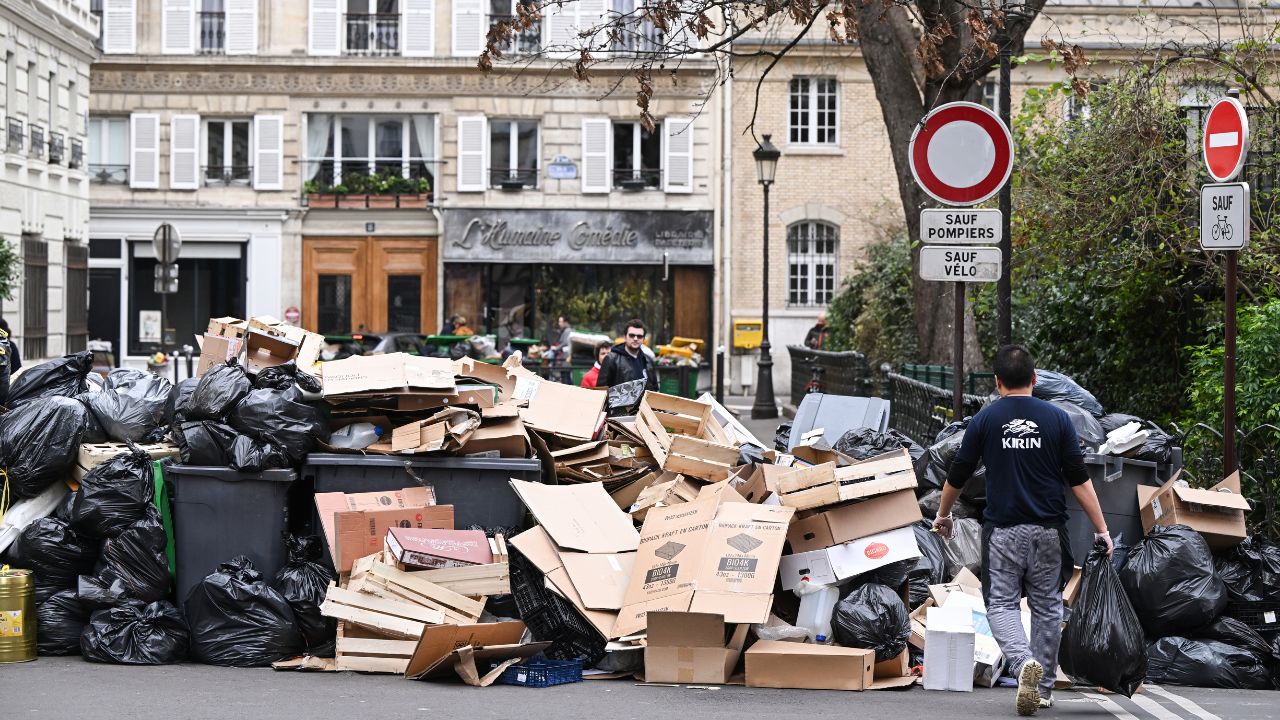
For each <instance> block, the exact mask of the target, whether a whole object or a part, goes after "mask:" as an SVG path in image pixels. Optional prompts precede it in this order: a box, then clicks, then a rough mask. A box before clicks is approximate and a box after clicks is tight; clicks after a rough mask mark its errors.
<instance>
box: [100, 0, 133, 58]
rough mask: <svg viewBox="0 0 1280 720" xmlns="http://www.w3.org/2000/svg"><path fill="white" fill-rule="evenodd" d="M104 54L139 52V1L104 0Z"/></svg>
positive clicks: (102, 28)
mask: <svg viewBox="0 0 1280 720" xmlns="http://www.w3.org/2000/svg"><path fill="white" fill-rule="evenodd" d="M99 32H100V33H101V35H102V52H103V53H105V54H107V55H132V54H134V53H135V52H137V43H138V5H137V0H104V2H103V4H102V27H101V28H100V29H99Z"/></svg>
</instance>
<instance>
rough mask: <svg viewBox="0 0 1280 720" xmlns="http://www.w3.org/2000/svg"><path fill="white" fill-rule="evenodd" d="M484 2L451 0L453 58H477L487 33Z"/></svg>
mask: <svg viewBox="0 0 1280 720" xmlns="http://www.w3.org/2000/svg"><path fill="white" fill-rule="evenodd" d="M484 7H485V2H484V0H453V56H454V57H470V58H474V57H478V56H479V55H480V53H482V52H484V38H485V34H486V32H487V31H488V26H487V23H486V22H485V17H484Z"/></svg>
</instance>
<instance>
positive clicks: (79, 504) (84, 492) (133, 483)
mask: <svg viewBox="0 0 1280 720" xmlns="http://www.w3.org/2000/svg"><path fill="white" fill-rule="evenodd" d="M154 498H155V479H154V478H153V477H152V474H151V457H150V456H149V455H147V454H146V453H144V452H142V451H140V450H137V449H136V448H135V449H132V450H130V451H129V452H122V453H120V454H119V455H116V456H115V457H113V458H111V459H110V460H108V461H106V462H104V463H102V464H101V465H98V466H97V467H95V468H93V469H92V470H90V471H89V472H88V473H86V474H85V476H84V477H83V478H81V479H80V489H79V490H77V491H76V499H75V504H74V505H73V506H72V508H71V525H72V527H74V528H75V529H76V531H77V532H81V533H84V534H87V535H91V536H94V537H100V538H113V537H115V536H117V535H119V534H120V533H122V532H124V530H125V529H126V528H128V527H129V526H130V525H133V524H134V523H136V522H138V521H139V520H143V519H145V518H146V517H147V514H148V510H149V509H151V508H153V507H154V506H153V504H152V503H153V501H154Z"/></svg>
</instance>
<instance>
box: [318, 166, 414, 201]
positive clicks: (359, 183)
mask: <svg viewBox="0 0 1280 720" xmlns="http://www.w3.org/2000/svg"><path fill="white" fill-rule="evenodd" d="M302 191H303V193H305V194H306V195H307V204H308V205H309V206H311V207H340V208H396V207H400V208H425V207H427V204H428V202H429V201H430V199H431V181H430V180H429V179H427V178H406V177H403V176H402V175H400V173H397V172H379V173H373V174H368V173H359V172H351V173H345V174H344V175H343V176H342V182H341V183H339V184H337V185H329V184H327V183H324V182H321V181H317V180H308V181H306V182H304V183H303V186H302Z"/></svg>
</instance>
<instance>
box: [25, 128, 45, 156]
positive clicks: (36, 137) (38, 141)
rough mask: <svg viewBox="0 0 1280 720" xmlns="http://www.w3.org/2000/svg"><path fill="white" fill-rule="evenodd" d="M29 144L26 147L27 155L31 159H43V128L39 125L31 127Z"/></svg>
mask: <svg viewBox="0 0 1280 720" xmlns="http://www.w3.org/2000/svg"><path fill="white" fill-rule="evenodd" d="M29 130H30V131H31V144H30V145H28V146H27V154H28V155H30V156H31V157H33V158H40V159H44V128H42V127H40V126H39V125H32V126H31V127H30V128H29Z"/></svg>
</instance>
